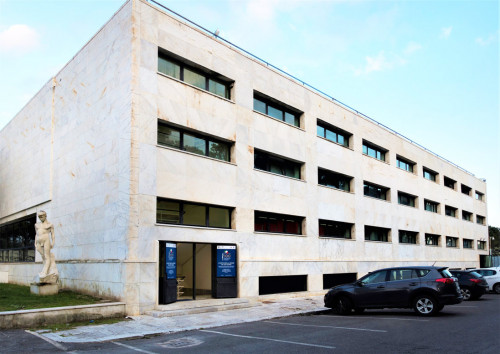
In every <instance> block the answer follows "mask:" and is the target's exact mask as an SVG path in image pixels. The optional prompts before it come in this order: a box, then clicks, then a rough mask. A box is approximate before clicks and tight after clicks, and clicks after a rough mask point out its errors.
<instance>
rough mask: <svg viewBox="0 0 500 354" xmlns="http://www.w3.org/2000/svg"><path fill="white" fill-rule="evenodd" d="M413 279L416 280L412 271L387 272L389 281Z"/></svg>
mask: <svg viewBox="0 0 500 354" xmlns="http://www.w3.org/2000/svg"><path fill="white" fill-rule="evenodd" d="M414 278H417V272H416V271H415V270H413V269H394V270H391V271H389V281H394V280H407V279H414Z"/></svg>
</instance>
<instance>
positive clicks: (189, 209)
mask: <svg viewBox="0 0 500 354" xmlns="http://www.w3.org/2000/svg"><path fill="white" fill-rule="evenodd" d="M205 208H206V207H205V206H202V205H195V204H187V203H185V204H184V215H183V220H184V224H186V225H198V226H206V224H205V212H206V209H205Z"/></svg>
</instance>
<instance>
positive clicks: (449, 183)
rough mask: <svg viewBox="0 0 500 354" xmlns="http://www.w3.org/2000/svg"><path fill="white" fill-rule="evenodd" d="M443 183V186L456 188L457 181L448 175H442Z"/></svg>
mask: <svg viewBox="0 0 500 354" xmlns="http://www.w3.org/2000/svg"><path fill="white" fill-rule="evenodd" d="M443 184H444V186H445V187H447V188H450V189H453V190H456V185H457V181H455V180H454V179H452V178H450V177H446V176H444V177H443Z"/></svg>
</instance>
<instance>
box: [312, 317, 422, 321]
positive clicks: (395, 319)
mask: <svg viewBox="0 0 500 354" xmlns="http://www.w3.org/2000/svg"><path fill="white" fill-rule="evenodd" d="M319 316H321V317H335V318H376V319H377V320H391V321H416V322H428V321H429V320H417V319H415V318H397V317H375V316H327V315H319Z"/></svg>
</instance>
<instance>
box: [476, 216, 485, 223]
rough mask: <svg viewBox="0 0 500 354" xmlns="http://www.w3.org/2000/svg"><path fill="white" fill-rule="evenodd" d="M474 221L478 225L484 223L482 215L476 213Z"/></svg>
mask: <svg viewBox="0 0 500 354" xmlns="http://www.w3.org/2000/svg"><path fill="white" fill-rule="evenodd" d="M476 223H478V224H479V225H484V224H485V218H484V216H481V215H476Z"/></svg>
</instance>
